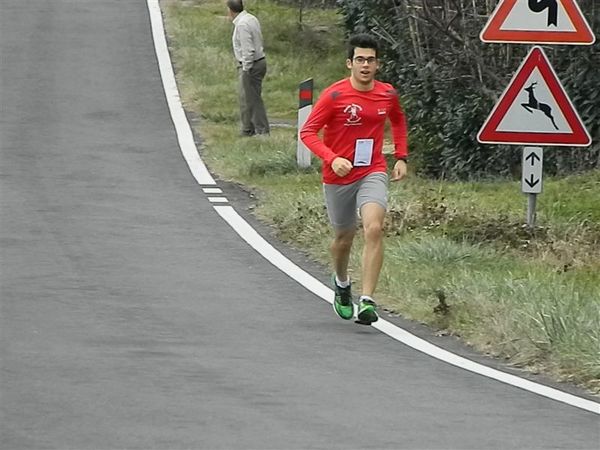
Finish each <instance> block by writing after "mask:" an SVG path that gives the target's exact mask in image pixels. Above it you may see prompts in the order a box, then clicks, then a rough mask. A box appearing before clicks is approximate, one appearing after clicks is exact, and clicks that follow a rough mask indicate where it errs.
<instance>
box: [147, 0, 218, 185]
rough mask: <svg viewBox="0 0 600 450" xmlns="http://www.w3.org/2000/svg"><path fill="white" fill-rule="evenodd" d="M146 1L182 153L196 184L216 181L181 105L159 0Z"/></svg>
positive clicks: (159, 64)
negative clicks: (197, 146)
mask: <svg viewBox="0 0 600 450" xmlns="http://www.w3.org/2000/svg"><path fill="white" fill-rule="evenodd" d="M147 4H148V12H149V13H150V23H151V25H152V37H153V39H154V48H155V50H156V56H157V58H158V67H159V70H160V76H161V78H162V82H163V86H164V90H165V95H166V97H167V103H168V105H169V111H170V112H171V119H172V120H173V125H175V132H176V133H177V140H178V141H179V147H180V148H181V153H182V154H183V157H184V158H185V161H186V162H187V165H188V167H189V168H190V170H191V172H192V175H193V176H194V178H195V179H196V181H197V182H198V184H200V185H202V184H216V183H215V180H214V179H213V177H212V176H211V174H210V173H209V172H208V170H207V168H206V166H205V165H204V162H203V161H202V160H201V159H200V155H199V154H198V149H197V148H196V143H195V142H194V135H193V134H192V129H191V127H190V124H189V122H188V120H187V118H186V117H185V112H184V111H183V106H182V105H181V100H180V98H179V91H178V90H177V83H176V82H175V74H174V73H173V66H172V65H171V57H170V56H169V50H168V49H167V40H166V39H165V29H164V26H163V21H162V15H161V12H160V5H159V4H158V0H148V2H147Z"/></svg>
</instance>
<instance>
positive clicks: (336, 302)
mask: <svg viewBox="0 0 600 450" xmlns="http://www.w3.org/2000/svg"><path fill="white" fill-rule="evenodd" d="M332 282H333V290H334V292H335V296H334V297H333V310H334V311H335V313H336V314H337V315H338V316H340V317H341V318H342V319H344V320H350V319H352V316H354V305H353V304H352V286H351V285H350V286H348V287H345V288H341V287H339V286H338V285H337V283H336V282H335V274H333V276H332Z"/></svg>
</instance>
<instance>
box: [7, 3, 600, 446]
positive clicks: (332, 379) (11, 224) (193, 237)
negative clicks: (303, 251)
mask: <svg viewBox="0 0 600 450" xmlns="http://www.w3.org/2000/svg"><path fill="white" fill-rule="evenodd" d="M0 52H1V53H0V63H1V64H0V77H1V83H0V107H1V116H0V142H1V152H0V158H1V159H0V208H1V209H0V211H1V215H0V259H1V261H0V262H1V266H0V267H1V273H0V283H1V284H0V295H1V309H0V327H1V328H0V364H1V365H0V414H1V415H0V448H2V449H6V450H19V449H125V448H127V449H251V448H256V449H301V448H302V449H304V448H322V449H369V448H377V449H403V448H406V449H434V448H435V449H546V448H564V449H592V448H598V444H599V442H600V431H599V421H598V415H595V414H593V413H590V412H586V411H582V410H580V409H577V408H574V407H572V406H569V405H565V404H563V403H559V402H556V401H553V400H549V399H547V398H544V397H542V396H538V395H535V394H532V393H528V392H526V391H523V390H520V389H517V388H514V387H511V386H507V385H504V384H501V383H498V382H496V381H494V380H490V379H487V378H485V377H482V376H479V375H475V374H472V373H469V372H466V371H464V370H461V369H458V368H455V367H453V366H450V365H447V364H444V363H442V362H439V361H437V360H434V359H433V358H430V357H428V356H426V355H423V354H421V353H418V352H416V351H414V350H412V349H410V348H408V347H406V346H404V345H402V344H400V343H398V342H396V341H394V340H392V339H390V338H389V337H387V336H385V335H384V334H382V333H380V332H378V331H376V330H374V329H373V328H371V327H362V326H359V325H355V324H353V323H347V322H344V321H341V320H339V319H337V318H336V317H335V316H334V314H333V312H332V310H331V307H330V305H329V304H327V303H326V302H323V301H322V300H320V299H319V298H317V297H316V296H315V295H314V294H312V293H310V292H308V291H307V290H306V289H304V288H303V287H301V286H300V285H298V284H297V283H295V282H294V281H292V280H290V279H289V278H288V277H287V276H286V275H284V274H283V273H282V272H280V271H279V270H278V269H276V268H275V267H273V266H272V265H270V264H269V263H267V262H266V261H265V260H264V259H263V258H262V257H261V256H259V255H258V254H256V252H255V251H254V250H252V249H251V248H250V247H249V246H248V245H247V244H246V243H245V242H244V241H242V240H241V239H240V238H239V237H238V236H237V235H236V234H235V233H234V232H233V231H232V230H231V228H230V227H229V226H228V225H227V224H226V223H225V222H224V221H223V220H222V219H221V218H220V217H219V216H218V215H217V214H216V212H215V210H214V208H213V207H212V205H211V204H210V203H209V201H208V200H207V197H206V195H205V194H204V193H203V192H202V190H201V189H200V187H199V186H198V184H197V183H196V182H195V180H194V179H193V177H192V176H191V175H190V171H189V169H188V167H187V165H186V164H185V161H184V160H183V158H182V156H181V153H180V150H179V148H178V145H177V140H176V136H175V132H174V128H173V124H172V122H171V119H170V116H169V112H168V109H167V105H166V101H165V94H164V91H163V87H162V84H161V80H160V77H159V73H158V67H157V61H156V56H155V53H154V48H153V42H152V37H151V29H150V21H149V16H148V10H147V5H146V1H145V0H126V1H124V0H102V1H100V0H77V1H75V0H27V1H23V0H2V3H1V6H0ZM323 277H324V278H326V277H327V276H326V274H323Z"/></svg>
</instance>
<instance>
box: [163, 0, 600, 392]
mask: <svg viewBox="0 0 600 450" xmlns="http://www.w3.org/2000/svg"><path fill="white" fill-rule="evenodd" d="M246 6H247V8H248V9H249V10H250V11H251V12H253V13H256V14H257V16H258V17H259V19H260V20H261V23H262V27H263V32H264V35H265V42H266V45H265V46H266V51H267V55H268V65H269V68H268V75H267V78H266V79H265V83H264V86H263V88H264V100H265V103H266V106H267V111H268V114H269V117H270V119H271V121H273V122H276V123H277V122H287V123H294V122H295V120H296V114H297V111H296V108H297V89H298V84H299V83H300V82H301V81H302V80H304V79H306V78H310V77H313V78H314V80H315V85H316V90H317V91H319V90H320V89H322V88H323V87H325V86H326V85H328V84H329V83H331V82H333V81H335V80H337V79H339V78H341V77H343V76H345V75H346V71H345V67H344V59H345V57H344V48H343V45H342V35H343V33H342V32H341V30H340V29H339V27H336V24H337V23H339V18H338V17H337V16H336V14H335V11H321V10H308V11H306V12H305V16H304V27H303V28H302V29H301V28H300V27H299V26H298V24H297V11H296V10H295V9H293V8H291V9H290V8H286V7H282V6H279V5H276V4H273V3H272V2H270V1H267V0H261V1H258V0H257V1H248V2H246ZM165 13H166V19H167V21H166V23H167V33H168V36H169V42H170V48H171V52H172V56H173V60H174V64H175V67H176V73H177V79H178V83H179V87H180V91H181V96H182V100H183V102H184V105H185V107H186V108H187V109H188V110H189V111H193V112H194V113H195V115H196V116H197V117H199V120H198V121H197V123H196V124H195V126H196V128H197V131H198V132H199V134H200V135H201V136H202V138H203V144H202V147H201V149H200V151H201V153H202V158H203V160H204V161H205V162H206V163H207V165H208V166H209V167H210V169H211V170H212V171H213V172H214V173H216V174H218V176H219V177H220V178H222V179H227V180H233V181H235V182H238V183H241V184H243V185H245V186H247V187H248V188H249V189H251V190H253V191H254V192H255V194H256V197H257V206H256V209H255V212H256V215H257V216H258V217H259V218H260V219H261V220H263V221H265V222H267V223H269V224H272V225H273V227H274V229H275V230H277V233H278V234H279V237H280V238H281V239H282V240H285V241H287V242H289V243H291V244H292V245H294V246H296V247H298V248H301V249H303V250H305V251H306V252H307V253H308V254H310V255H311V256H312V257H313V258H314V259H315V260H316V261H319V262H321V263H323V264H324V265H327V266H329V264H330V260H329V250H328V246H329V240H330V237H331V231H330V227H329V224H328V221H327V217H326V212H325V209H324V207H323V199H322V191H321V184H320V175H319V166H320V163H319V161H316V160H314V158H313V165H312V167H310V168H309V169H306V170H299V169H298V168H297V166H296V162H295V155H296V130H295V128H281V127H277V126H275V127H273V130H272V134H271V137H269V138H264V139H263V138H252V139H247V138H246V139H240V138H238V137H237V129H238V125H237V120H238V110H237V107H238V104H237V97H236V89H237V86H236V67H235V63H234V61H233V56H232V54H231V40H230V39H231V24H230V23H229V22H228V21H227V20H226V19H225V7H224V5H223V2H222V1H221V0H206V1H186V2H183V1H179V0H171V1H170V2H168V3H167V4H166V6H165ZM325 29H326V30H327V31H324V30H325ZM411 151H412V152H413V153H414V154H418V152H419V148H413V149H411ZM526 204H527V199H526V197H525V196H524V195H523V194H521V193H520V186H519V184H518V182H516V181H514V180H496V181H487V182H462V183H451V182H448V181H439V180H428V179H423V178H420V177H417V176H414V175H413V176H411V177H409V178H408V179H407V180H406V181H405V182H402V183H399V184H393V185H392V186H391V190H390V211H389V214H388V217H387V219H386V259H385V263H384V268H383V270H382V273H381V277H380V283H379V286H378V292H377V299H378V301H379V303H381V304H382V305H383V306H384V307H385V308H386V309H388V310H390V311H394V312H396V313H400V314H402V315H403V316H405V317H408V318H410V319H413V320H416V321H420V322H424V323H427V324H429V325H431V326H432V327H435V328H439V329H442V330H445V332H448V333H451V334H455V335H459V336H461V337H462V338H463V339H464V340H465V342H468V343H470V344H471V345H473V346H474V347H475V348H477V349H479V350H480V351H484V352H488V353H491V354H493V355H496V356H499V357H503V358H508V359H509V360H510V361H511V362H512V363H513V364H516V365H519V366H523V367H527V368H529V369H531V370H533V371H544V372H546V373H548V374H551V375H553V376H555V377H556V378H557V379H568V380H571V381H573V382H576V383H580V384H582V385H584V386H586V387H588V388H589V389H590V390H592V391H595V392H600V352H599V351H598V350H599V349H600V171H595V172H590V173H587V174H581V175H577V176H569V177H565V178H556V179H552V178H548V179H546V180H545V185H544V192H543V194H542V195H540V196H539V199H538V222H537V226H536V228H535V229H533V230H530V229H528V228H527V227H525V226H524V221H525V212H526ZM361 250H362V239H361V238H360V237H359V238H357V242H356V245H355V247H354V249H353V252H352V255H351V268H350V270H351V274H352V278H353V280H354V281H355V282H356V284H357V287H360V255H361Z"/></svg>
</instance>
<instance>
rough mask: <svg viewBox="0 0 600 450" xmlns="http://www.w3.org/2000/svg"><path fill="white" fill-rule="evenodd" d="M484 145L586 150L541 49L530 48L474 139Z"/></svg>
mask: <svg viewBox="0 0 600 450" xmlns="http://www.w3.org/2000/svg"><path fill="white" fill-rule="evenodd" d="M477 140H478V141H479V142H481V143H484V144H515V145H528V144H535V145H565V146H574V147H587V146H588V145H590V144H591V142H592V140H591V138H590V135H589V134H588V132H587V130H586V129H585V126H584V125H583V123H582V121H581V118H580V117H579V115H578V114H577V111H575V108H574V107H573V104H572V103H571V100H570V99H569V97H568V96H567V94H566V92H565V90H564V88H563V86H562V84H561V83H560V81H559V79H558V77H557V76H556V73H555V72H554V69H553V68H552V66H550V62H549V61H548V58H547V57H546V54H545V53H544V51H543V50H542V48H541V47H537V46H536V47H533V48H532V49H531V51H530V52H529V54H528V55H527V56H526V57H525V60H524V61H523V62H522V63H521V66H520V67H519V68H518V69H517V72H516V73H515V75H514V76H513V78H512V80H511V81H510V83H509V85H508V87H507V88H506V90H505V91H504V93H503V94H502V96H501V97H500V100H499V101H498V103H497V104H496V106H495V107H494V109H493V110H492V112H491V113H490V116H489V117H488V118H487V120H486V121H485V123H484V124H483V127H482V128H481V130H480V131H479V134H478V135H477Z"/></svg>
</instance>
